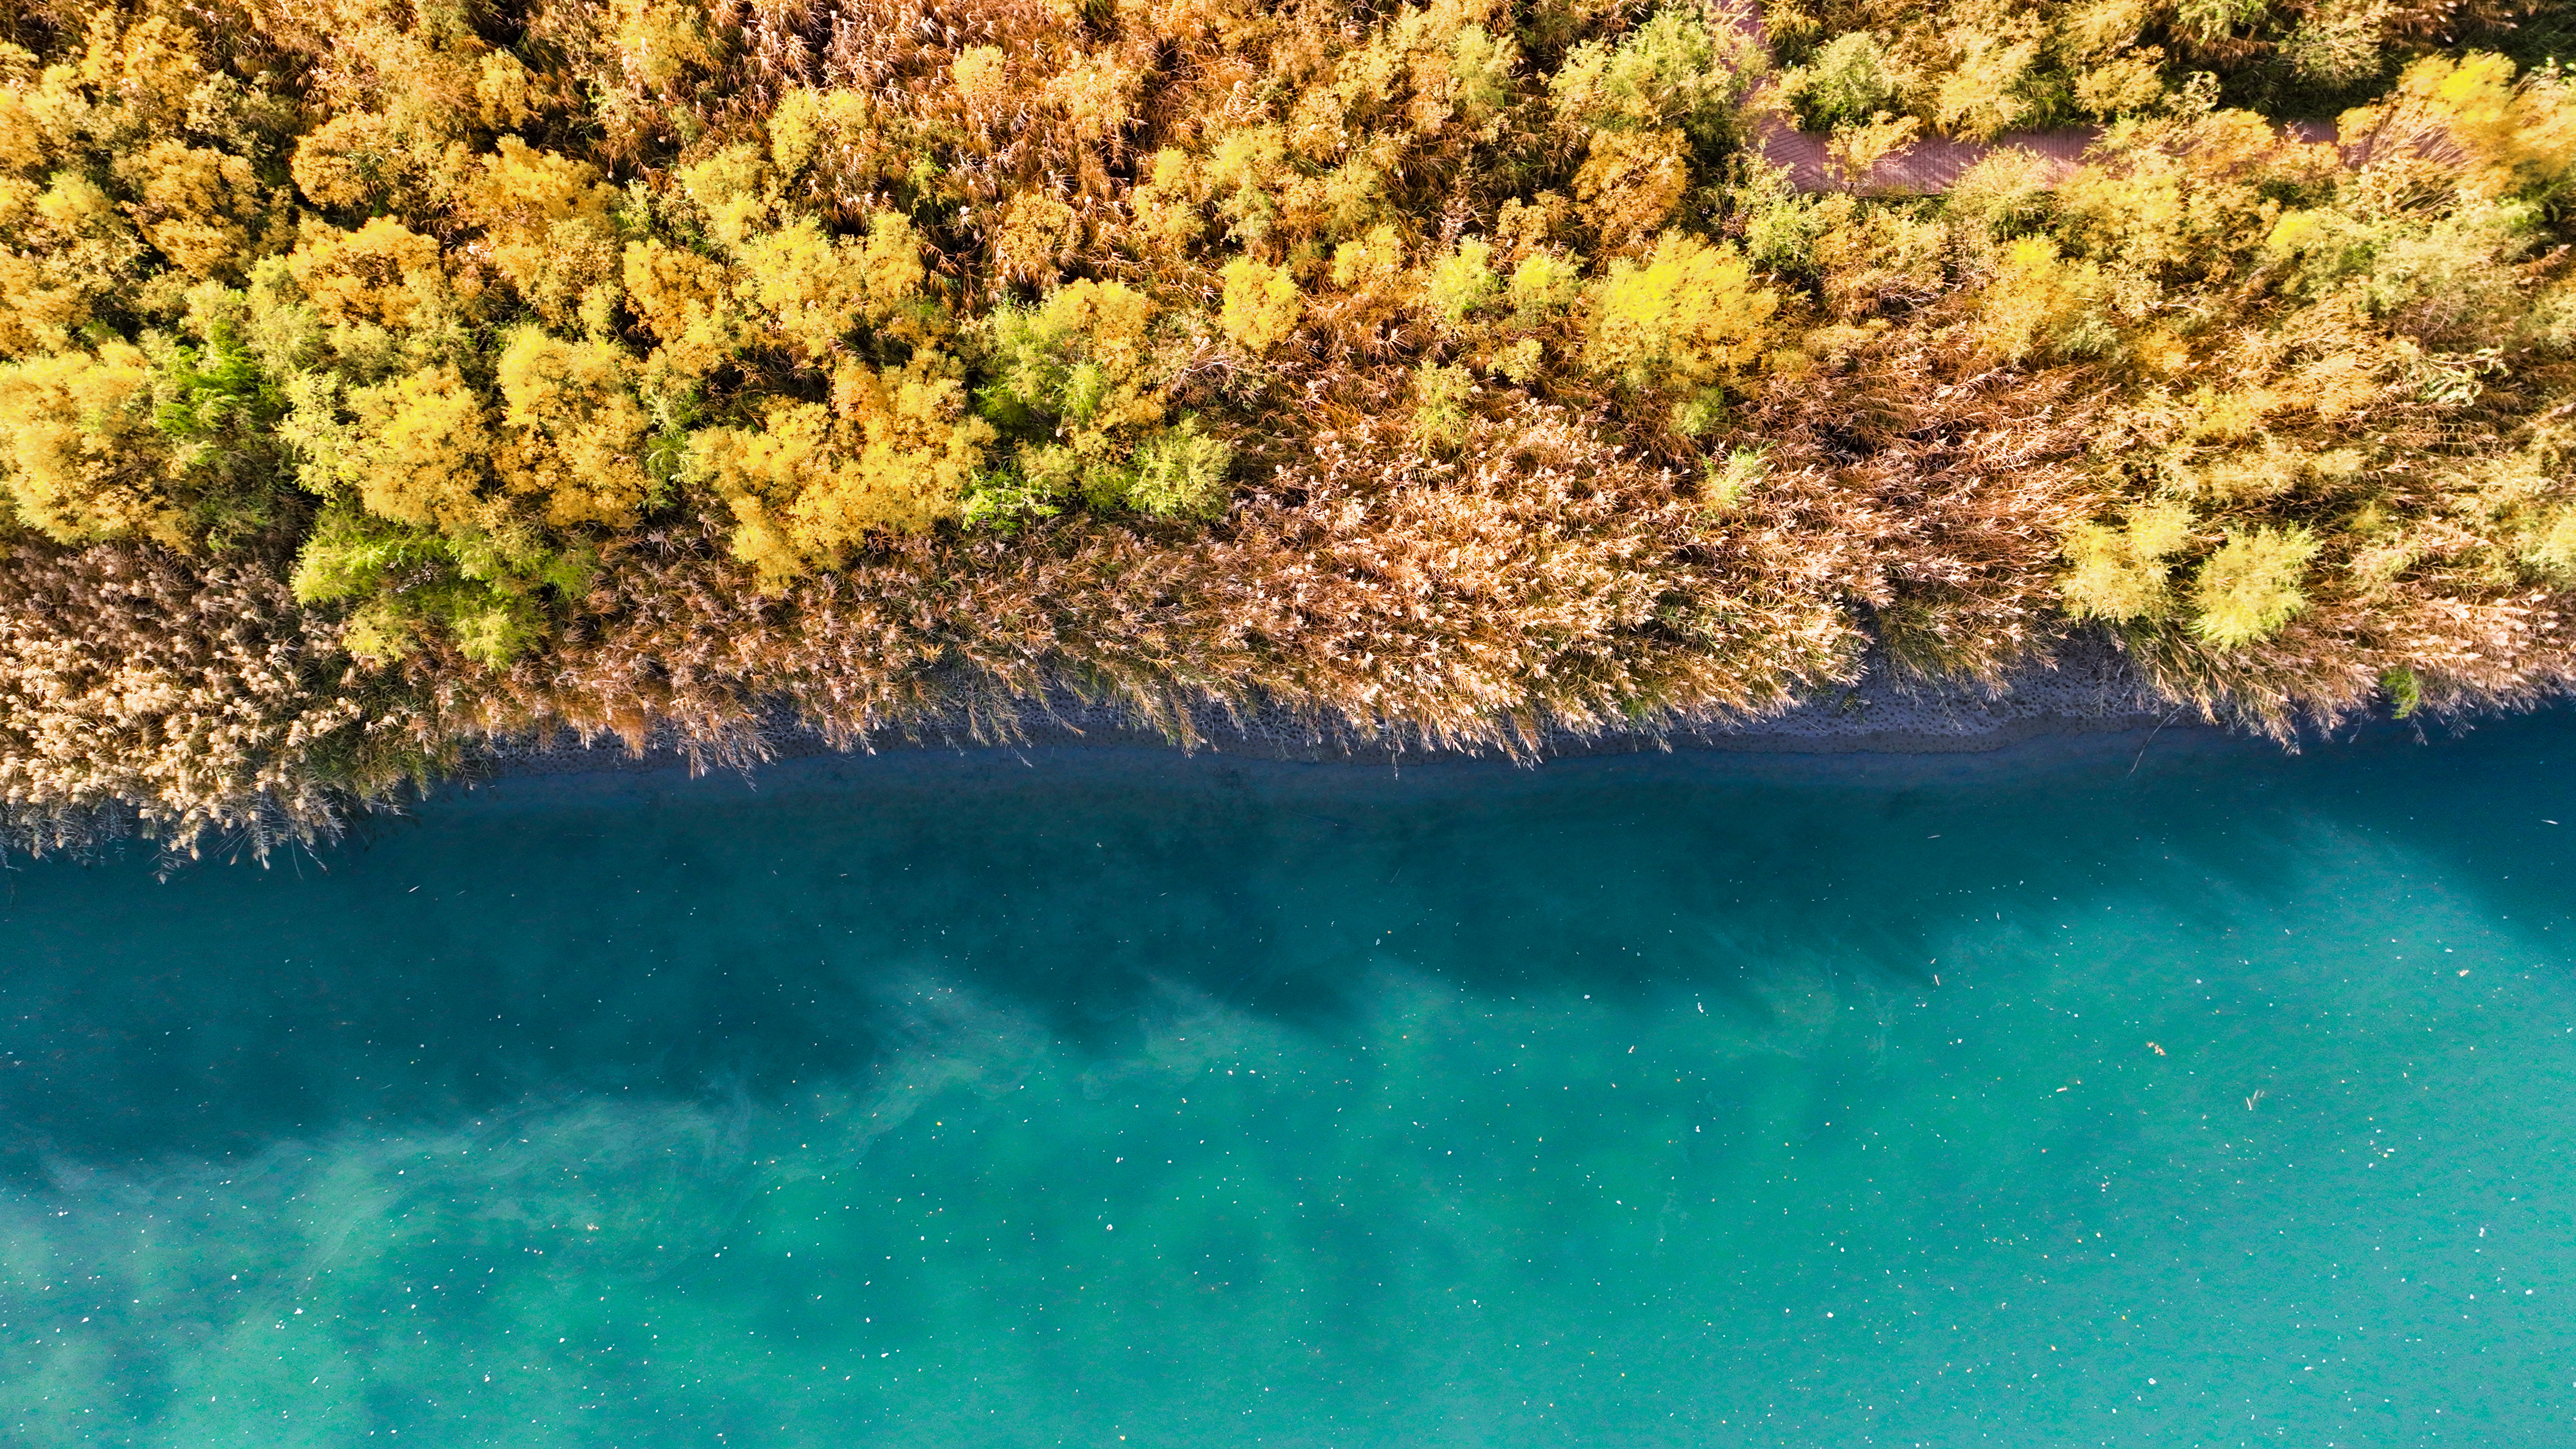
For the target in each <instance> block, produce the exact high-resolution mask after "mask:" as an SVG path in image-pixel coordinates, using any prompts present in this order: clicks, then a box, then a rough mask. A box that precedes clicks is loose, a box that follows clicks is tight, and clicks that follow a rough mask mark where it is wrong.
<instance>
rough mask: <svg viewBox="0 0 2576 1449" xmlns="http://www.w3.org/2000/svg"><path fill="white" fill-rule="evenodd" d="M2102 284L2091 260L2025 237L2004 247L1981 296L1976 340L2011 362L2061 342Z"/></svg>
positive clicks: (2079, 318)
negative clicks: (2073, 257)
mask: <svg viewBox="0 0 2576 1449" xmlns="http://www.w3.org/2000/svg"><path fill="white" fill-rule="evenodd" d="M2102 288H2103V282H2102V274H2101V269H2100V268H2098V267H2096V266H2094V265H2093V264H2092V263H2091V262H2069V261H2067V260H2065V259H2064V258H2062V257H2060V256H2059V255H2058V254H2057V244H2056V243H2055V242H2052V241H2049V240H2048V239H2046V238H2045V237H2025V238H2023V239H2022V240H2020V241H2017V242H2014V243H2013V244H2012V245H2011V246H2009V247H2007V248H2005V250H2004V255H2003V259H2002V265H2001V266H1999V267H1997V268H1996V271H1995V275H1994V278H1993V280H1991V281H1989V282H1987V283H1986V289H1985V292H1984V294H1983V295H1982V296H1980V297H1979V298H1978V299H1977V303H1978V306H1977V320H1976V323H1975V331H1976V335H1977V340H1978V341H1980V342H1982V343H1984V344H1985V347H1986V350H1987V351H1989V352H1991V353H1993V354H1994V355H1995V356H1997V357H1999V358H2001V359H2003V360H2004V361H2006V362H2020V361H2022V360H2023V359H2025V358H2027V357H2029V356H2030V355H2031V354H2032V353H2034V352H2037V351H2040V350H2041V349H2043V348H2048V347H2053V346H2062V345H2063V344H2064V343H2066V342H2067V341H2069V340H2071V337H2070V334H2073V333H2074V332H2075V331H2076V328H2077V326H2078V324H2079V323H2081V322H2082V321H2084V320H2085V312H2086V310H2087V308H2088V307H2089V306H2090V305H2091V303H2092V302H2093V301H2094V300H2095V299H2096V298H2098V297H2099V296H2100V295H2101V292H2102Z"/></svg>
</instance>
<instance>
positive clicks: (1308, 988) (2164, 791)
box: [0, 713, 2576, 1449]
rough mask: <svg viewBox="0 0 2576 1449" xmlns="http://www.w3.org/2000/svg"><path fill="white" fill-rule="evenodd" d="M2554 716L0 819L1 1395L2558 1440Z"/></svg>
mask: <svg viewBox="0 0 2576 1449" xmlns="http://www.w3.org/2000/svg"><path fill="white" fill-rule="evenodd" d="M2142 744H2144V750H2143V753H2141V752H2140V748H2139V747H2140V746H2141V745H2142ZM2571 762H2576V717H2571V716H2569V715H2567V714H2564V713H2561V714H2553V715H2547V716H2542V717H2538V718H2532V719H2523V720H2510V721H2503V722H2499V723H2495V724H2491V725H2488V726H2486V727H2484V728H2481V729H2480V730H2478V731H2476V732H2475V733H2473V734H2471V735H2469V736H2467V737H2465V738H2459V739H2449V740H2442V741H2439V742H2437V743H2434V744H2431V745H2424V744H2418V743H2415V742H2413V741H2412V740H2411V739H2410V738H2407V737H2405V736H2403V735H2400V734H2398V733H2396V732H2393V731H2392V732H2389V733H2387V734H2385V735H2380V736H2373V737H2371V738H2368V739H2365V740H2362V741H2360V742H2353V743H2345V744H2337V745H2327V746H2318V747H2312V748H2311V749H2310V750H2309V751H2308V752H2307V753H2305V754H2303V755H2300V756H2297V757H2289V756H2284V755H2282V754H2280V753H2279V752H2277V751H2275V750H2272V749H2270V748H2269V747H2266V746H2262V745H2256V744H2248V743H2243V742H2231V741H2213V740H2211V739H2209V738H2208V737H2206V736H2199V735H2191V736H2174V735H2168V736H2166V737H2164V738H2163V739H2161V740H2158V741H2156V742H2155V743H2153V744H2145V742H2143V741H2142V740H2140V739H2137V738H2135V737H2132V738H2129V739H2125V740H2119V741H2111V740H2092V741H2069V742H2060V743H2057V744H2054V745H2049V746H2044V747H2034V748H2028V749H2022V750H2015V751H2008V752H2004V753H2002V754H2000V755H1996V756H1991V757H1980V758H1966V757H1924V758H1916V759H1903V760H1894V759H1860V758H1854V759H1842V760H1833V761H1799V760H1752V759H1746V758H1743V757H1727V756H1712V755H1675V756H1655V757H1636V758H1625V759H1596V760H1584V761H1571V762H1565V763H1560V764H1555V765H1550V766H1547V767H1545V768H1543V769H1539V770H1535V771H1529V770H1516V769H1513V768H1510V767H1508V766H1483V765H1464V764H1453V765H1436V766H1425V767H1410V768H1406V769H1404V770H1402V771H1389V770H1387V769H1384V768H1370V767H1356V766H1339V767H1330V766H1301V765H1289V764H1277V763H1244V762H1239V761H1228V760H1226V759H1224V758H1221V757H1208V756H1201V757H1198V758H1194V759H1185V758H1181V757H1179V756H1173V755H1161V754H1154V753H1150V752H1142V751H1124V750H1089V751H1085V750H1053V751H1037V752H1029V753H1027V754H1024V755H1022V754H1012V753H1009V752H984V753H978V754H974V755H968V756H959V755H950V754H940V753H936V752H915V753H910V754H905V755H900V756H887V757H882V758H877V759H857V760H835V761H821V762H807V763H801V764H797V765H793V766H788V767H784V768H781V769H778V770H775V771H772V772H769V773H766V774H764V775H763V776H762V777H761V778H760V780H759V781H758V785H757V788H756V789H747V788H746V787H745V786H744V785H743V784H742V782H740V781H738V780H732V779H724V778H717V779H710V780H702V781H696V782H689V781H685V780H683V779H680V778H677V777H676V776H673V775H668V774H643V775H612V776H603V777H591V778H579V779H568V780H567V779H553V780H514V781H507V782H504V783H502V784H500V785H498V786H495V787H491V788H487V789H484V790H480V791H475V792H470V793H452V794H447V795H442V796H441V797H439V798H438V799H436V800H434V801H432V802H431V803H430V804H428V805H427V806H426V807H424V808H423V809H422V810H420V811H419V813H418V815H417V817H416V818H415V819H412V820H409V821H403V822H397V823H392V824H387V825H384V826H381V827H378V828H376V829H374V830H372V831H371V833H370V834H369V836H368V838H366V839H364V840H361V841H357V842H353V843H351V844H349V845H347V846H344V847H342V848H338V849H334V850H331V851H327V852H325V853H323V854H322V855H321V856H319V857H318V858H311V857H308V858H304V859H302V860H300V861H286V860H281V861H280V862H279V863H278V864H277V865H276V866H275V867H274V868H272V869H269V870H266V871H260V870H256V869H253V868H249V867H246V866H229V865H216V864H207V865H202V866H199V867H197V868H194V869H191V870H188V871H185V872H183V873H181V874H180V875H178V876H177V877H176V878H174V879H172V880H170V881H169V882H167V883H156V882H154V881H153V879H152V878H151V875H150V872H149V862H148V860H147V859H146V858H144V857H143V856H140V855H128V856H124V857H120V858H117V859H114V860H111V861H109V862H106V863H104V864H100V865H94V866H88V867H81V866H72V865H65V864H60V863H42V864H37V865H33V866H24V865H23V863H22V868H20V869H17V870H14V871H11V872H8V873H7V874H6V875H5V876H0V884H5V889H6V891H7V896H6V900H5V915H0V1444H6V1445H11V1446H19V1445H24V1446H52V1445H62V1444H90V1443H98V1444H123V1443H134V1444H151V1445H202V1444H258V1445H344V1444H356V1443H361V1442H364V1443H393V1442H400V1443H406V1444H424V1445H442V1444H456V1445H468V1444H472V1445H482V1444H492V1445H513V1446H591V1445H623V1446H658V1445H719V1444H722V1445H736V1446H750V1445H818V1446H820V1445H853V1444H879V1443H884V1444H904V1445H967V1444H972V1445H1023V1444H1025V1445H1038V1444H1056V1443H1079V1444H1097V1445H1116V1444H1121V1443H1124V1444H1130V1445H1136V1446H1140V1449H1141V1446H1149V1445H1158V1444H1159V1445H1235V1444H1245V1445H1249V1444H1286V1445H1314V1446H1325V1445H1350V1446H1356V1445H1487V1444H1491V1445H1503V1444H1598V1445H1622V1446H1626V1445H1653V1444H1673V1445H1684V1444H1688V1445H1734V1444H1746V1445H1752V1444H1765V1445H1767V1444H1783V1445H1806V1444H1818V1445H1825V1444H1830V1445H1855V1444H1887V1445H1968V1444H2000V1445H2055V1444H2070V1445H2071V1444H2141V1445H2197V1444H2238V1443H2273V1442H2282V1443H2296V1444H2302V1445H2333V1444H2352V1445H2408V1444H2436V1443H2469V1444H2480V1445H2542V1444H2562V1443H2566V1442H2569V1440H2570V1438H2571V1436H2576V1256H2571V1254H2570V1252H2569V1247H2570V1239H2571V1231H2576V1223H2571V1217H2576V1214H2571V1207H2576V1194H2571V1188H2576V1163H2571V1161H2570V1157H2569V1154H2568V1150H2567V1139H2568V1125H2569V1121H2570V1105H2571V1093H2570V1089H2571V1086H2576V1070H2571V1067H2572V1066H2576V980H2571V973H2570V959H2569V957H2570V953H2569V944H2570V941H2571V938H2576V909H2571V908H2576V895H2571V893H2570V891H2569V890H2568V888H2567V881H2568V870H2567V864H2568V856H2569V850H2568V839H2569V836H2570V835H2571V833H2576V789H2571V788H2570V786H2569V784H2568V783H2567V782H2568V780H2569V778H2570V771H2569V769H2568V768H2567V767H2568V765H2569V764H2570V763H2571ZM2562 821H2563V822H2566V823H2565V824H2563V825H2562V824H2559V823H2556V822H2562Z"/></svg>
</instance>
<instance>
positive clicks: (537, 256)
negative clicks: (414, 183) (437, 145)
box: [461, 136, 616, 321]
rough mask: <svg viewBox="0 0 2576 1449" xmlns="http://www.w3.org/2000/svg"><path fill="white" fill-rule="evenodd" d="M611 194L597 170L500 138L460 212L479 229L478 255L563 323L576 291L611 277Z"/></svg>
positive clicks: (613, 255) (613, 263) (510, 138)
mask: <svg viewBox="0 0 2576 1449" xmlns="http://www.w3.org/2000/svg"><path fill="white" fill-rule="evenodd" d="M614 196H615V193H614V192H612V191H611V190H609V188H608V187H607V186H605V185H603V184H602V183H601V182H600V179H599V168H597V167H595V166H592V165H591V164H589V163H588V162H585V161H574V160H569V159H567V158H565V157H562V156H558V155H556V154H554V153H553V152H551V151H539V150H537V149H535V148H534V147H531V146H530V145H528V143H526V142H525V141H522V140H520V139H519V138H518V137H516V136H503V137H502V138H501V139H500V141H499V142H498V143H497V144H496V145H495V147H494V151H493V154H492V155H490V156H487V157H485V158H484V159H483V175H482V176H481V177H480V178H479V179H478V180H477V181H476V183H475V184H474V186H473V187H472V188H470V189H469V190H468V191H467V192H466V195H465V198H464V204H463V206H462V208H461V210H462V211H463V212H464V214H465V216H466V217H467V218H468V219H469V220H471V221H472V222H474V223H475V224H476V225H478V226H480V227H482V228H483V254H484V256H485V257H486V258H488V259H489V260H490V262H491V263H492V265H493V267H494V268H495V269H496V270H498V271H499V272H500V273H501V275H502V276H504V277H506V278H508V279H509V282H510V285H511V286H512V287H513V288H515V289H516V290H517V291H518V293H519V295H520V296H521V297H524V298H526V299H527V300H528V301H529V302H531V303H532V304H535V305H537V306H538V307H539V308H540V309H541V310H544V311H546V312H547V313H548V315H549V317H550V318H551V319H553V320H557V321H560V320H561V319H562V318H563V317H564V316H565V315H567V310H568V304H569V303H570V301H571V300H572V299H573V298H575V297H577V296H578V295H579V294H580V292H581V291H582V290H583V289H584V288H586V287H589V286H591V285H593V284H595V283H597V282H599V281H601V280H603V279H605V278H606V277H607V276H609V275H612V274H613V273H614V271H615V269H616V252H615V251H614V250H612V249H611V239H612V238H613V236H614V235H615V233H614V231H613V229H612V228H611V227H610V225H609V223H608V208H609V203H610V201H611V200H612V199H613V198H614Z"/></svg>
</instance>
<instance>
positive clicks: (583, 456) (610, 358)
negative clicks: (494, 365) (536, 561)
mask: <svg viewBox="0 0 2576 1449" xmlns="http://www.w3.org/2000/svg"><path fill="white" fill-rule="evenodd" d="M627 364H628V359H627V358H626V356H625V355H624V354H623V353H621V352H620V351H618V350H617V349H616V348H614V347H612V346H609V345H607V344H605V343H601V342H595V341H584V342H567V341H565V340H563V339H562V338H559V337H549V336H547V335H546V334H545V333H544V332H542V331H540V330H538V329H536V328H533V327H531V328H527V329H524V330H522V331H521V332H520V333H519V334H518V335H517V336H516V337H514V338H512V339H511V342H510V345H509V347H508V348H507V349H506V350H504V351H503V352H502V354H501V362H500V369H499V372H500V379H499V380H500V384H501V398H502V401H503V403H504V405H505V406H504V409H503V414H502V417H503V422H504V428H503V442H502V444H501V447H500V449H499V451H498V452H497V454H496V455H495V458H494V463H495V467H496V470H497V471H498V472H499V473H500V475H501V482H502V484H503V485H504V486H505V487H507V488H508V489H510V490H511V491H512V492H514V493H528V494H534V495H536V496H538V497H539V498H542V499H543V500H544V503H545V510H546V521H547V522H548V523H550V524H553V525H555V526H556V527H559V528H560V527H569V526H571V525H575V524H584V523H595V524H599V525H602V526H604V527H608V528H631V527H633V526H634V524H635V520H636V517H637V514H638V512H639V511H640V510H641V509H642V507H643V504H644V500H645V497H646V496H647V495H648V494H649V493H650V492H651V490H652V486H653V480H652V478H651V476H650V475H648V474H647V473H646V472H645V471H644V468H643V465H642V461H641V459H642V454H643V451H644V444H645V440H646V438H647V437H648V436H649V435H650V434H651V432H652V418H651V417H650V416H649V415H648V414H646V412H645V411H644V409H643V406H642V405H641V404H639V403H638V402H637V401H636V400H635V397H634V394H633V393H632V392H631V391H629V390H628V385H627Z"/></svg>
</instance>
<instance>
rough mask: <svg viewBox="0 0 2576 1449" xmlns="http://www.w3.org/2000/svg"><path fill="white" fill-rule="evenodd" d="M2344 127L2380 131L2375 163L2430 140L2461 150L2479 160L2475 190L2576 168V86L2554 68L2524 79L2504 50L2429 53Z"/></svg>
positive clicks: (2472, 180) (2494, 190) (2497, 189)
mask: <svg viewBox="0 0 2576 1449" xmlns="http://www.w3.org/2000/svg"><path fill="white" fill-rule="evenodd" d="M2342 126H2343V134H2345V135H2347V136H2362V135H2371V134H2373V133H2377V134H2378V135H2379V137H2380V141H2379V143H2378V146H2377V147H2376V149H2375V151H2374V154H2373V160H2374V161H2376V160H2378V159H2379V158H2380V157H2382V156H2385V157H2388V158H2390V159H2393V160H2398V161H2403V160H2405V159H2407V158H2408V156H2409V154H2410V153H2411V152H2412V151H2413V150H2414V149H2415V148H2417V147H2418V146H2424V145H2430V146H2435V147H2439V146H2441V145H2442V144H2443V143H2445V142H2447V143H2448V144H2449V145H2451V146H2455V147H2458V148H2461V149H2463V150H2465V151H2467V153H2468V154H2469V156H2470V157H2471V158H2472V159H2473V160H2474V161H2475V162H2476V163H2477V167H2476V169H2475V170H2474V171H2473V172H2472V173H2471V175H2470V176H2469V178H2468V181H2469V184H2470V186H2471V188H2472V189H2473V190H2477V191H2481V192H2484V193H2486V194H2488V195H2502V194H2503V193H2505V192H2508V191H2511V190H2513V189H2515V188H2516V187H2518V186H2520V185H2523V184H2526V183H2529V182H2535V181H2537V182H2550V181H2556V180H2558V179H2559V178H2561V177H2563V176H2565V175H2566V174H2567V173H2568V172H2569V170H2570V169H2576V87H2571V86H2570V85H2569V84H2568V83H2567V81H2566V80H2565V79H2564V78H2563V77H2561V76H2560V75H2559V74H2558V73H2556V72H2554V71H2540V72H2535V73H2534V74H2532V75H2530V76H2528V77H2525V78H2524V79H2523V80H2522V81H2520V82H2519V83H2517V82H2516V81H2515V79H2514V67H2513V62H2512V61H2510V60H2508V59H2506V58H2505V57H2503V56H2500V55H2488V54H2481V53H2478V52H2471V53H2469V54H2468V55H2465V56H2462V57H2460V58H2458V59H2453V58H2451V57H2449V56H2441V55H2430V56H2426V57H2424V58H2423V59H2422V60H2419V61H2417V62H2415V63H2414V64H2413V65H2410V66H2408V67H2407V68H2406V71H2405V74H2404V75H2402V76H2400V77H2399V78H2398V83H2397V93H2396V94H2395V95H2393V96H2391V97H2390V98H2389V99H2387V100H2386V101H2383V102H2381V103H2379V104H2377V105H2374V106H2365V107H2362V108H2360V109H2358V110H2353V111H2347V112H2345V113H2344V117H2343V123H2342Z"/></svg>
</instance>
